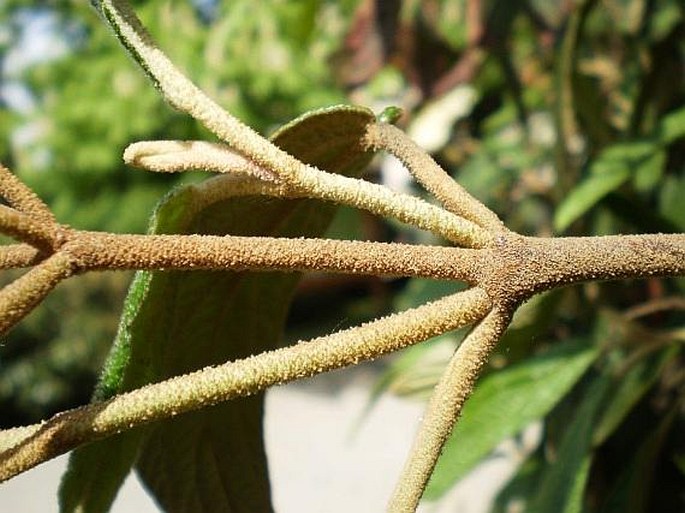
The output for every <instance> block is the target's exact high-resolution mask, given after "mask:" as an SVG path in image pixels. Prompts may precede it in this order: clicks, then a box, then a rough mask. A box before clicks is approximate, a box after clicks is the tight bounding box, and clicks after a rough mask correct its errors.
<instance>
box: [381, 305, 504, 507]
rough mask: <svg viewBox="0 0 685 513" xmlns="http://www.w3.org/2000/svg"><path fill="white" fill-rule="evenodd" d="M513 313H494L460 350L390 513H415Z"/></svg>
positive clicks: (438, 390)
mask: <svg viewBox="0 0 685 513" xmlns="http://www.w3.org/2000/svg"><path fill="white" fill-rule="evenodd" d="M510 316H511V313H510V312H503V311H501V310H498V309H493V310H492V311H491V312H490V313H489V314H488V315H487V317H485V319H483V320H482V321H481V322H480V323H479V324H478V325H477V326H476V327H474V328H473V330H472V331H471V333H470V334H469V335H468V336H467V337H466V338H465V339H464V341H463V342H462V343H461V345H460V346H459V349H457V351H456V353H455V354H454V356H453V357H452V359H451V360H450V362H449V364H448V366H447V369H445V372H444V373H443V375H442V377H441V378H440V381H439V382H438V384H437V385H436V386H435V390H434V391H433V394H432V396H431V398H430V400H429V402H428V406H427V407H426V412H425V414H424V416H423V420H422V422H421V426H420V427H419V432H418V434H417V435H416V438H415V439H414V444H413V446H412V449H411V452H410V455H409V459H408V460H407V462H406V463H405V465H404V469H403V470H402V474H401V476H400V479H399V481H398V483H397V486H396V487H395V491H394V493H393V496H392V497H391V499H390V502H389V504H388V508H387V511H388V512H391V513H405V512H406V513H413V512H414V511H415V510H416V508H417V507H418V504H419V500H420V499H421V496H422V495H423V491H424V489H425V488H426V485H427V483H428V480H429V479H430V476H431V474H432V473H433V469H434V468H435V464H436V463H437V461H438V457H439V456H440V453H441V452H442V448H443V446H444V444H445V442H446V441H447V438H449V436H450V434H451V432H452V428H453V427H454V424H455V423H456V421H457V419H458V417H459V415H460V414H461V410H462V407H463V405H464V403H465V402H466V399H467V398H468V396H469V395H471V391H472V390H473V387H474V385H475V383H476V380H477V379H478V375H479V374H480V371H481V369H482V368H483V366H484V365H485V364H486V363H487V360H488V357H489V356H490V353H491V351H492V350H493V349H494V348H495V346H496V344H497V341H498V340H499V338H500V336H501V335H502V333H503V332H504V330H505V329H506V327H507V325H508V323H509V318H510Z"/></svg>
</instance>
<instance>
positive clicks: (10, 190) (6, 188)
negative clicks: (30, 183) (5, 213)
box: [0, 164, 56, 224]
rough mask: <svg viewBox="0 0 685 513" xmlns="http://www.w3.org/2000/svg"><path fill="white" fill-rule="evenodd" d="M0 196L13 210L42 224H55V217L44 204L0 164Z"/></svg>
mask: <svg viewBox="0 0 685 513" xmlns="http://www.w3.org/2000/svg"><path fill="white" fill-rule="evenodd" d="M0 195H2V197H3V198H4V199H5V200H6V201H7V202H8V203H9V204H10V205H12V206H13V207H14V208H16V209H17V210H20V211H22V212H24V213H26V214H29V215H30V216H31V217H33V218H34V219H36V220H39V221H42V222H44V223H48V224H53V223H55V222H56V221H55V217H54V216H53V215H52V212H50V209H49V208H48V207H47V205H46V204H45V203H43V201H42V200H41V199H40V198H39V197H38V196H37V195H36V193H34V192H33V191H32V190H31V189H29V188H28V187H27V186H26V185H24V184H23V183H21V181H19V179H18V178H17V177H16V176H14V175H13V174H12V172H10V170H9V169H7V168H6V167H4V166H3V165H2V164H0Z"/></svg>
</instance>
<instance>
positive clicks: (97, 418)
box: [0, 288, 491, 481]
mask: <svg viewBox="0 0 685 513" xmlns="http://www.w3.org/2000/svg"><path fill="white" fill-rule="evenodd" d="M490 308H491V304H490V301H489V299H488V297H487V294H485V292H484V291H483V290H482V289H479V288H472V289H468V290H466V291H464V292H460V293H457V294H454V295H451V296H448V297H445V298H443V299H440V300H438V301H435V302H432V303H428V304H426V305H423V306H420V307H418V308H414V309H411V310H407V311H405V312H402V313H398V314H393V315H390V316H388V317H384V318H382V319H379V320H377V321H374V322H370V323H368V324H363V325H361V326H357V327H355V328H350V329H348V330H344V331H341V332H338V333H334V334H332V335H328V336H325V337H320V338H316V339H313V340H310V341H308V342H301V343H299V344H296V345H294V346H290V347H286V348H284V349H279V350H276V351H271V352H264V353H261V354H259V355H256V356H253V357H250V358H246V359H244V360H238V361H235V362H230V363H226V364H223V365H219V366H216V367H208V368H205V369H202V370H200V371H197V372H194V373H191V374H186V375H184V376H179V377H175V378H172V379H170V380H167V381H163V382H161V383H157V384H154V385H148V386H146V387H144V388H141V389H138V390H135V391H132V392H129V393H126V394H122V395H119V396H116V397H114V398H112V399H110V400H109V401H106V402H104V403H96V404H92V405H88V406H84V407H82V408H78V409H76V410H72V411H68V412H65V413H62V414H59V415H57V416H55V417H53V418H52V419H51V420H49V421H47V422H45V423H44V424H42V425H41V426H40V427H35V426H27V427H25V428H23V429H25V430H26V431H25V432H24V433H26V434H27V437H26V438H24V439H23V440H22V441H21V442H20V443H19V444H18V445H16V446H14V447H13V448H12V449H9V450H7V451H5V452H3V453H0V481H5V480H7V479H9V478H11V477H13V476H15V475H17V474H19V473H21V472H23V471H25V470H28V469H30V468H32V467H34V466H36V465H38V464H39V463H42V462H43V461H47V460H49V459H51V458H54V457H55V456H58V455H59V454H63V453H65V452H67V451H69V450H71V449H73V448H75V447H77V446H79V445H81V444H84V443H86V442H91V441H94V440H97V439H101V438H104V437H107V436H111V435H113V434H116V433H119V432H121V431H124V430H127V429H131V428H133V427H136V426H140V425H142V424H146V423H149V422H153V421H155V420H160V419H164V418H169V417H173V416H175V415H178V414H180V413H184V412H187V411H192V410H196V409H199V408H204V407H208V406H212V405H215V404H218V403H221V402H224V401H227V400H229V399H233V398H235V397H242V396H247V395H251V394H254V393H256V392H258V391H260V390H264V389H265V388H267V387H271V386H274V385H280V384H283V383H286V382H289V381H293V380H295V379H301V378H305V377H309V376H314V375H316V374H320V373H322V372H326V371H329V370H333V369H337V368H341V367H345V366H348V365H353V364H357V363H359V362H361V361H364V360H369V359H373V358H377V357H378V356H381V355H383V354H387V353H390V352H393V351H397V350H399V349H402V348H404V347H406V346H408V345H411V344H415V343H418V342H421V341H423V340H426V339H428V338H431V337H435V336H437V335H440V334H442V333H445V332H447V331H452V330H455V329H458V328H460V327H462V326H465V325H468V324H471V323H473V322H475V321H477V320H478V319H480V318H482V317H483V316H484V315H485V314H486V313H487V311H488V310H489V309H490ZM7 437H11V440H13V441H16V439H17V431H16V430H10V431H9V432H0V447H6V446H7V445H8V442H7V441H6V438H7Z"/></svg>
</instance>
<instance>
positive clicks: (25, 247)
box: [0, 244, 42, 269]
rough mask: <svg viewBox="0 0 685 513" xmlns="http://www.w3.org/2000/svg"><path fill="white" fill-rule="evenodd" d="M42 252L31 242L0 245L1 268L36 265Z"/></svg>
mask: <svg viewBox="0 0 685 513" xmlns="http://www.w3.org/2000/svg"><path fill="white" fill-rule="evenodd" d="M41 256H42V253H41V252H40V251H39V250H37V249H36V248H34V247H33V246H31V245H30V244H10V245H8V246H1V247H0V269H17V268H21V267H28V266H30V265H35V264H37V263H38V262H40V260H41Z"/></svg>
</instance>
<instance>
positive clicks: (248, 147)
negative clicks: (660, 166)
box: [98, 0, 492, 248]
mask: <svg viewBox="0 0 685 513" xmlns="http://www.w3.org/2000/svg"><path fill="white" fill-rule="evenodd" d="M98 8H99V9H100V10H101V12H102V14H103V15H104V17H105V19H106V20H107V22H108V23H109V24H110V25H111V26H112V28H113V29H114V32H115V33H116V35H117V37H118V38H119V40H120V41H121V43H122V44H123V45H124V46H125V47H126V48H127V49H128V50H129V51H130V52H131V55H132V56H133V57H134V58H135V59H136V60H137V61H138V63H139V64H140V65H141V66H142V68H143V69H144V71H145V72H146V73H148V75H149V76H150V77H151V78H152V79H153V81H154V82H155V84H156V86H157V87H158V88H159V89H160V91H161V92H162V94H163V95H164V97H165V98H166V99H167V100H168V101H169V102H170V103H171V104H172V105H173V106H174V107H175V108H177V109H178V110H180V111H182V112H186V113H188V114H190V115H191V116H192V117H193V118H195V119H197V120H198V121H200V122H201V123H202V124H203V125H204V126H206V127H207V128H208V129H209V130H210V131H211V132H213V133H214V134H216V135H217V136H218V137H219V138H220V139H221V140H223V141H225V142H227V143H228V144H230V145H231V147H232V148H234V149H235V150H236V151H237V152H238V153H239V154H240V155H243V156H244V157H245V158H247V159H248V160H250V161H251V162H253V163H254V164H255V165H257V166H258V167H260V168H263V169H266V170H268V171H269V172H271V173H273V174H274V175H275V176H277V177H278V178H279V179H280V180H282V181H283V183H285V184H286V185H288V186H290V187H292V188H294V189H296V190H303V191H306V192H307V195H308V196H310V197H313V198H321V199H325V200H328V201H333V202H335V203H338V204H344V205H349V206H352V207H355V208H360V209H363V210H368V211H370V212H372V213H374V214H377V215H380V216H390V217H394V218H396V219H399V220H400V221H402V222H405V223H409V224H411V225H413V226H416V227H418V228H421V229H424V230H429V231H432V232H434V233H436V234H439V235H441V236H443V237H445V238H446V239H447V240H450V241H452V242H454V243H455V244H458V245H463V246H467V247H474V248H476V247H485V246H487V245H489V244H490V242H491V241H492V236H491V235H490V234H489V233H488V232H487V231H485V230H483V229H482V228H481V227H479V226H477V225H476V224H474V223H472V222H470V221H468V220H465V219H462V218H460V217H458V216H455V215H454V214H451V213H449V212H446V211H444V210H442V209H440V208H437V207H435V206H433V205H431V204H429V203H427V202H425V201H423V200H420V199H418V198H415V197H413V196H408V195H405V194H399V193H396V192H393V191H391V190H389V189H387V188H385V187H382V186H380V185H376V184H372V183H369V182H365V181H363V180H357V179H354V178H348V177H345V176H341V175H335V174H331V173H326V172H324V171H321V170H319V169H317V168H315V167H312V166H309V165H306V164H304V163H302V162H300V161H299V160H297V159H296V158H294V157H292V156H291V155H289V154H288V153H286V152H284V151H283V150H281V149H280V148H278V147H277V146H275V145H274V144H272V143H271V142H269V141H268V140H266V139H265V138H263V137H262V136H260V135H259V134H257V133H256V132H255V131H254V130H252V129H251V128H250V127H248V126H247V125H245V124H243V123H242V122H240V121H239V120H237V119H236V118H234V117H233V116H231V115H230V114H229V113H228V112H226V111H225V110H223V109H222V108H221V107H220V106H219V105H217V104H216V103H215V102H214V101H213V100H212V99H210V98H209V97H208V96H206V95H205V94H204V93H203V92H202V91H201V90H200V89H199V88H198V87H197V86H196V85H195V84H193V83H192V82H191V81H190V80H189V79H188V78H186V77H185V76H184V75H183V74H182V73H181V72H180V71H179V70H178V69H177V68H176V67H175V66H174V65H173V63H172V62H171V61H170V60H169V59H168V58H167V57H166V56H165V55H164V54H163V53H162V51H161V50H160V49H159V48H158V47H157V46H156V44H155V43H154V41H153V40H152V38H151V36H150V34H149V33H148V32H147V31H146V30H145V29H144V28H143V26H142V25H141V23H140V20H139V19H138V18H137V17H136V15H135V13H134V12H133V10H132V9H131V8H130V7H129V5H128V3H127V2H125V1H123V0H103V1H102V2H101V3H100V4H99V5H98Z"/></svg>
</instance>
